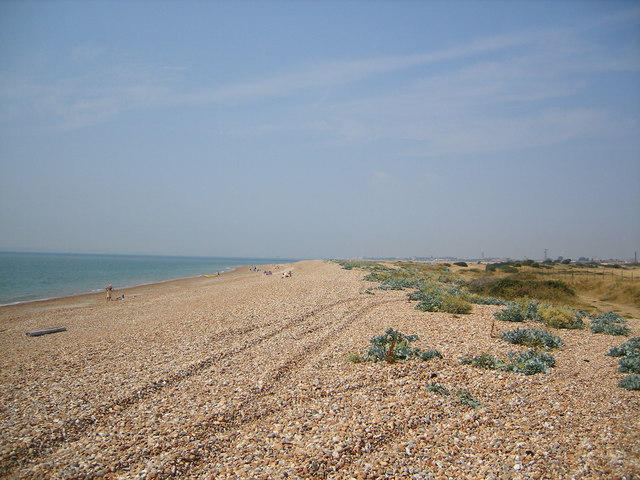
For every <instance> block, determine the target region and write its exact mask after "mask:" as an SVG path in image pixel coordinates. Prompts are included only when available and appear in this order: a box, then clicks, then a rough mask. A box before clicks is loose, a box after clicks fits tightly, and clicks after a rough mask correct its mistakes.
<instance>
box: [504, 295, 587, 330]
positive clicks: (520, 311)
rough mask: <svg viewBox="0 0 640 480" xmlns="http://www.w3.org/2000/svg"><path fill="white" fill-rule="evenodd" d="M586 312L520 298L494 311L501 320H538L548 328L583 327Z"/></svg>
mask: <svg viewBox="0 0 640 480" xmlns="http://www.w3.org/2000/svg"><path fill="white" fill-rule="evenodd" d="M585 316H586V313H585V312H583V311H581V310H575V309H573V308H570V307H556V306H554V305H549V304H540V303H539V302H537V301H536V300H528V299H522V300H520V301H517V302H509V303H508V304H507V308H505V309H504V310H502V311H500V312H496V313H494V317H495V318H496V319H497V320H501V321H503V322H540V323H543V324H544V325H546V326H547V327H550V328H571V329H582V328H584V326H585V325H584V321H583V320H582V319H583V318H584V317H585Z"/></svg>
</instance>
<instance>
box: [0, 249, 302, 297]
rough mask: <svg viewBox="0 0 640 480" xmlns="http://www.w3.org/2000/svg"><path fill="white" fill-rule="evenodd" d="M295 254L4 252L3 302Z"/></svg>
mask: <svg viewBox="0 0 640 480" xmlns="http://www.w3.org/2000/svg"><path fill="white" fill-rule="evenodd" d="M291 261H295V259H282V258H278V259H273V258H272V259H269V258H226V257H169V256H151V255H87V254H61V253H55V254H51V253H2V252H0V305H9V304H14V303H21V302H30V301H36V300H44V299H49V298H59V297H67V296H71V295H80V294H84V293H95V292H99V291H104V288H105V287H106V286H107V285H113V288H114V289H115V290H119V289H121V288H127V287H133V286H137V285H146V284H150V283H158V282H164V281H168V280H175V279H179V278H189V277H197V276H200V275H207V274H215V273H218V272H225V271H229V270H232V269H234V268H236V267H240V266H244V265H260V264H268V263H289V262H291Z"/></svg>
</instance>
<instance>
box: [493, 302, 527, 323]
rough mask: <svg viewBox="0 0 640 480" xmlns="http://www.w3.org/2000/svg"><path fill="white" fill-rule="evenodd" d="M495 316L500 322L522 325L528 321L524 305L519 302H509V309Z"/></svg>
mask: <svg viewBox="0 0 640 480" xmlns="http://www.w3.org/2000/svg"><path fill="white" fill-rule="evenodd" d="M493 316H494V317H495V318H496V320H500V321H502V322H517V323H520V322H524V321H525V320H528V318H527V312H526V311H525V309H524V308H523V306H522V304H520V303H517V302H509V303H508V304H507V308H505V309H504V310H500V311H499V312H496V313H494V314H493Z"/></svg>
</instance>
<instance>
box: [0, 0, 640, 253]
mask: <svg viewBox="0 0 640 480" xmlns="http://www.w3.org/2000/svg"><path fill="white" fill-rule="evenodd" d="M639 133H640V6H639V5H638V3H637V2H633V1H622V2H618V1H606V2H604V1H597V2H587V1H579V0H572V1H553V2H551V1H548V2H547V1H536V2H527V1H515V2H507V1H496V2H491V1H471V2H463V1H451V2H444V1H443V2H438V1H425V2H417V1H407V2H391V1H389V2H385V1H373V2H356V1H342V2H331V1H316V2H314V1H306V2H293V1H282V2H249V1H245V2H242V1H240V2H230V1H229V2H204V1H198V2H188V1H187V2H172V1H157V2H151V1H143V2H102V1H97V0H96V1H91V2H80V1H72V2H62V1H49V2H44V1H42V2H33V1H20V2H12V1H3V2H0V250H35V251H64V252H70V251H71V252H99V253H152V254H187V255H213V256H264V257H272V256H278V255H279V256H285V257H297V258H347V257H358V256H431V255H433V256H457V257H466V258H468V257H479V256H480V255H481V253H482V252H484V254H485V256H487V257H494V256H496V257H497V256H500V257H503V256H504V257H511V258H524V257H528V258H542V256H543V254H544V249H547V250H548V253H549V256H551V257H553V258H556V257H557V256H560V255H562V256H564V257H572V258H577V257H580V256H585V257H596V258H623V259H628V258H633V255H634V251H638V250H640V135H639Z"/></svg>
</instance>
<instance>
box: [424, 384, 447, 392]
mask: <svg viewBox="0 0 640 480" xmlns="http://www.w3.org/2000/svg"><path fill="white" fill-rule="evenodd" d="M427 391H428V392H434V393H438V394H440V395H449V390H447V389H446V388H445V387H443V386H442V385H440V384H439V383H435V382H431V383H429V384H428V385H427Z"/></svg>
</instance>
